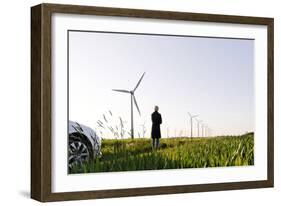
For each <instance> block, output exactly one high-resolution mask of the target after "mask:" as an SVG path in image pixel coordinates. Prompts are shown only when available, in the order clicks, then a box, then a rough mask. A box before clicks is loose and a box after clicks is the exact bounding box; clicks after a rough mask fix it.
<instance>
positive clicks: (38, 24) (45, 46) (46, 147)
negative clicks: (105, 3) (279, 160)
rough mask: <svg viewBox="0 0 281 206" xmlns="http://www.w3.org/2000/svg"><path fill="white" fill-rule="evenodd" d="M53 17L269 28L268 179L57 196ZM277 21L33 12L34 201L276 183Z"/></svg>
mask: <svg viewBox="0 0 281 206" xmlns="http://www.w3.org/2000/svg"><path fill="white" fill-rule="evenodd" d="M54 13H63V14H76V15H98V16H112V17H128V18H145V19H163V20H171V21H172V20H181V21H192V22H194V23H196V22H215V23H231V24H244V25H264V26H266V27H267V137H266V138H267V179H266V180H258V181H243V182H227V183H214V184H213V183H207V184H191V185H170V186H157V187H142V188H126V189H124V188H123V189H107V190H95V191H78V192H77V191H73V192H59V193H57V192H55V193H54V192H52V189H51V188H52V168H51V167H52V158H51V156H52V154H51V145H52V142H51V134H52V131H51V130H52V127H51V123H52V113H51V111H52V108H51V102H52V98H51V97H52V94H51V87H52V76H51V72H52V69H51V67H52V63H51V62H52V55H51V48H52V44H51V41H52V39H51V37H52V33H51V32H52V30H51V28H52V25H51V24H52V22H51V17H52V15H53V14H54ZM273 36H274V21H273V19H272V18H261V17H246V16H228V15H215V14H199V13H184V12H171V11H152V10H137V9H123V8H105V7H92V6H76V5H58V4H40V5H37V6H34V7H32V8H31V198H33V199H36V200H38V201H42V202H49V201H64V200H81V199H94V198H111V197H128V196H141V195H160V194H175V193H190V192H205V191H220V190H235V189H250V188H266V187H273V184H274V81H273V80H274V76H273V75H274V73H273V45H274V43H273Z"/></svg>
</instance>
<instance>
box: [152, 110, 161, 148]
mask: <svg viewBox="0 0 281 206" xmlns="http://www.w3.org/2000/svg"><path fill="white" fill-rule="evenodd" d="M158 110H159V107H158V106H155V107H154V112H153V113H152V114H151V120H152V129H151V138H152V148H158V147H159V141H160V138H161V130H160V124H162V117H161V114H160V113H159V112H158Z"/></svg>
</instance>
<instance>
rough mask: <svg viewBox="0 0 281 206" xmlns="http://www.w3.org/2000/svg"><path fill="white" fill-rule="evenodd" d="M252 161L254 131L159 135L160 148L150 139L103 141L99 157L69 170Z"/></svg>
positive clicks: (190, 166) (166, 166) (144, 167)
mask: <svg viewBox="0 0 281 206" xmlns="http://www.w3.org/2000/svg"><path fill="white" fill-rule="evenodd" d="M253 164H254V134H253V133H249V134H245V135H242V136H227V137H213V138H193V139H190V138H162V139H161V140H160V148H159V149H157V150H153V149H152V148H151V139H149V138H140V139H122V140H109V139H104V140H103V141H102V156H101V157H100V158H97V159H95V160H93V161H91V162H87V163H85V164H83V165H80V166H76V167H73V168H72V169H71V170H70V173H72V174H74V173H90V172H117V171H135V170H158V169H180V168H203V167H223V166H246V165H253Z"/></svg>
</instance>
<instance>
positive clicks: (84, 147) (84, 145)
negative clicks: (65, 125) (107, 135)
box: [68, 133, 93, 169]
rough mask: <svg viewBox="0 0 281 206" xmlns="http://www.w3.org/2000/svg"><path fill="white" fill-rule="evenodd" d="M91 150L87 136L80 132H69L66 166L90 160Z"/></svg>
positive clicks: (70, 166)
mask: <svg viewBox="0 0 281 206" xmlns="http://www.w3.org/2000/svg"><path fill="white" fill-rule="evenodd" d="M92 154H93V151H92V149H91V146H90V143H89V142H88V141H87V138H86V137H85V136H84V135H82V134H75V133H73V134H70V135H69V145H68V166H69V168H70V169H71V168H73V167H74V166H75V165H78V166H80V165H82V164H83V163H85V162H88V161H89V160H91V157H92Z"/></svg>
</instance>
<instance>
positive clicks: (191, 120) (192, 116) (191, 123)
mask: <svg viewBox="0 0 281 206" xmlns="http://www.w3.org/2000/svg"><path fill="white" fill-rule="evenodd" d="M188 115H189V117H190V137H191V138H192V137H193V136H192V126H193V118H195V117H198V115H191V114H190V113H189V112H188Z"/></svg>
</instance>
